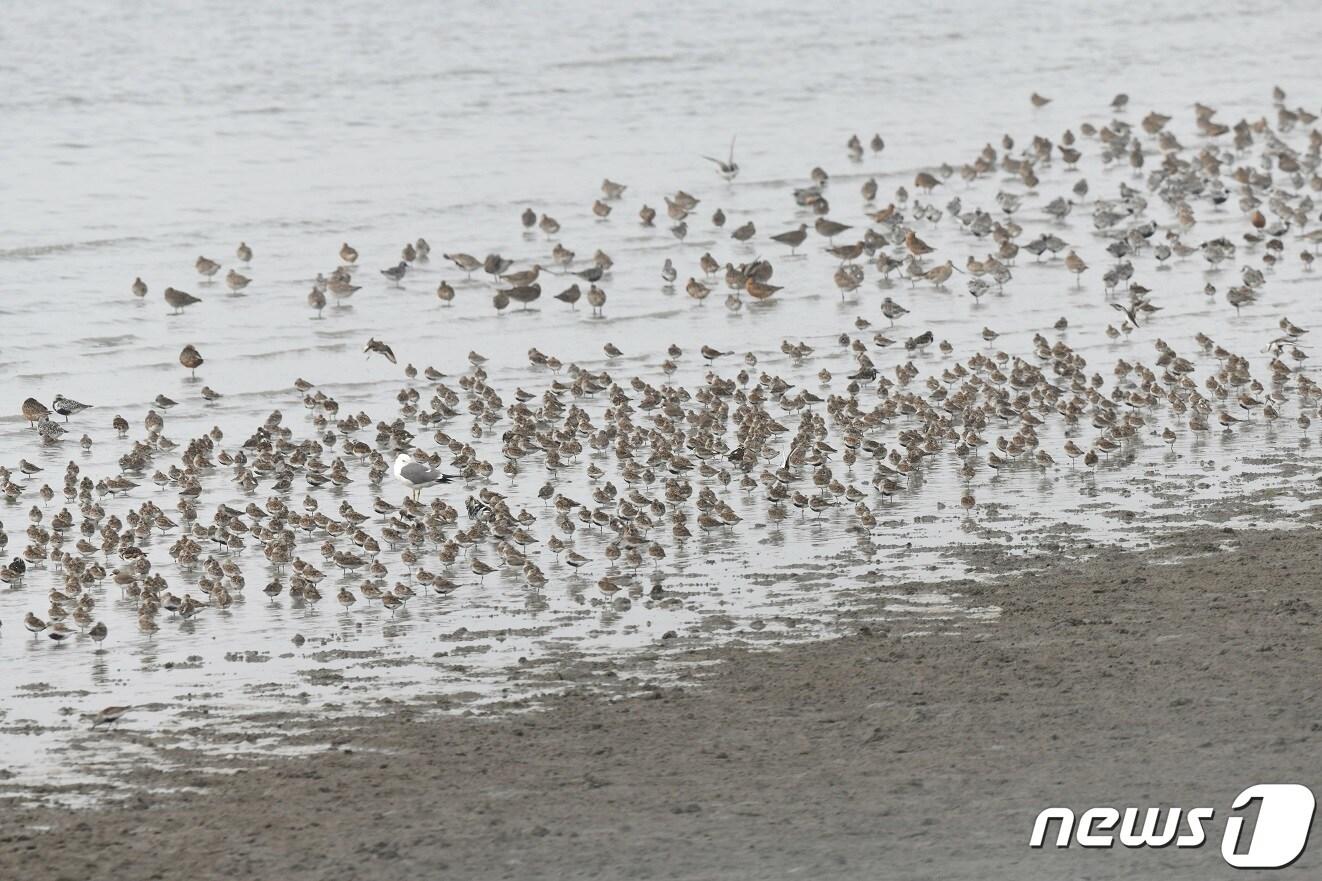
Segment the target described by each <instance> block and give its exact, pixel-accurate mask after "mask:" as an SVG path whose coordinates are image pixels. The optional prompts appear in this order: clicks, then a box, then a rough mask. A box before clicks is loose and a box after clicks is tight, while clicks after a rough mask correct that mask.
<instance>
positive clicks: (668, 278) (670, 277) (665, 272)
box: [661, 257, 679, 284]
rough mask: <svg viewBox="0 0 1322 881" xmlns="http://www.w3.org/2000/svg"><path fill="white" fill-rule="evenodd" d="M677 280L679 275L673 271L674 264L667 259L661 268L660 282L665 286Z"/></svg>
mask: <svg viewBox="0 0 1322 881" xmlns="http://www.w3.org/2000/svg"><path fill="white" fill-rule="evenodd" d="M677 278H679V273H678V272H677V271H676V270H675V264H674V262H673V261H672V260H671V259H670V258H669V257H667V258H666V262H665V263H664V264H663V265H662V267H661V280H662V281H664V282H665V283H666V284H674V282H675V279H677Z"/></svg>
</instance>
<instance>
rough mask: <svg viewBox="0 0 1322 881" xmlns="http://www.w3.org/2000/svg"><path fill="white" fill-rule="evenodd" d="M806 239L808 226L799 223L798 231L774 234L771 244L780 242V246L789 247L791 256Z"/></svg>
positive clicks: (792, 230)
mask: <svg viewBox="0 0 1322 881" xmlns="http://www.w3.org/2000/svg"><path fill="white" fill-rule="evenodd" d="M807 238H808V224H806V223H800V224H799V228H798V229H791V230H789V231H787V232H782V233H776V234H775V235H774V236H772V237H771V240H772V241H773V242H780V243H781V244H782V245H789V246H790V253H791V254H793V253H794V252H795V251H796V250H798V247H799V246H800V245H802V244H803V242H804V240H805V239H807Z"/></svg>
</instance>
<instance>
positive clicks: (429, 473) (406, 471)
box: [399, 462, 441, 484]
mask: <svg viewBox="0 0 1322 881" xmlns="http://www.w3.org/2000/svg"><path fill="white" fill-rule="evenodd" d="M399 476H400V477H402V478H404V479H405V480H407V481H408V482H409V483H414V484H418V483H432V482H433V481H436V480H440V479H441V472H439V471H437V470H436V469H435V468H432V467H431V466H429V465H423V464H422V463H420V462H410V463H408V464H407V465H405V466H404V467H403V468H401V469H399Z"/></svg>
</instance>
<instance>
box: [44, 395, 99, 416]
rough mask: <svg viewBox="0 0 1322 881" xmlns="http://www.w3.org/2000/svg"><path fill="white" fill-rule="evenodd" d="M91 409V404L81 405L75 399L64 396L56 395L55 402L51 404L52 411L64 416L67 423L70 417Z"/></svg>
mask: <svg viewBox="0 0 1322 881" xmlns="http://www.w3.org/2000/svg"><path fill="white" fill-rule="evenodd" d="M91 408H92V405H91V404H81V403H79V402H78V401H75V400H74V399H73V398H66V397H65V396H64V395H56V396H55V400H54V401H52V402H51V409H52V410H54V411H55V412H56V413H59V414H60V415H61V416H63V417H64V421H65V422H68V421H69V417H70V416H72V415H74V414H75V413H81V412H83V411H84V410H90V409H91Z"/></svg>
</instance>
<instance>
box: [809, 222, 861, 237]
mask: <svg viewBox="0 0 1322 881" xmlns="http://www.w3.org/2000/svg"><path fill="white" fill-rule="evenodd" d="M814 228H815V229H816V230H817V234H818V235H819V236H824V237H825V238H826V240H827V241H831V240H832V239H834V238H835V237H836V236H838V235H840V233H842V232H844V231H845V230H847V229H853V227H852V226H850V225H849V224H847V223H837V222H836V221H834V220H827V219H826V218H825V217H819V218H817V222H816V223H815V224H814Z"/></svg>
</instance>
